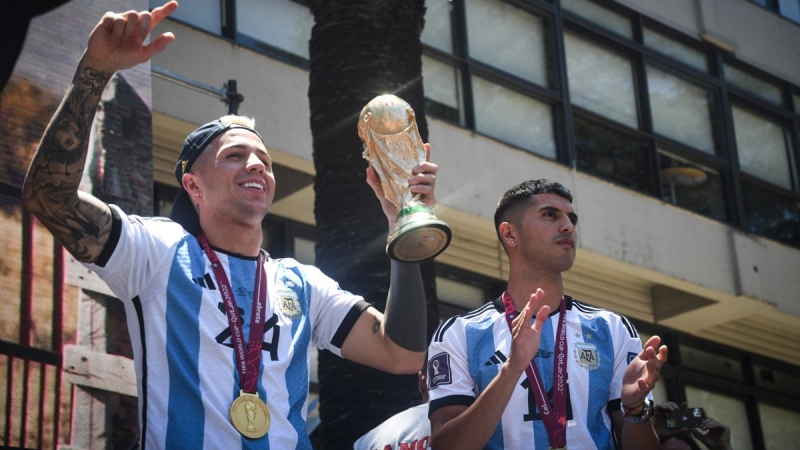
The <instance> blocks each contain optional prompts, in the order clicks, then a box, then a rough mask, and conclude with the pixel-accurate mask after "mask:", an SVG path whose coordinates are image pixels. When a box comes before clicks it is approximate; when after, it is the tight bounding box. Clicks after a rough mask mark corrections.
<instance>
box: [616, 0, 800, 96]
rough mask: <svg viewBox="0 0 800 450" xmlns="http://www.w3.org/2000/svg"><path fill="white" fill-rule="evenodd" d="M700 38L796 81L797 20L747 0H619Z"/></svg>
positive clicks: (799, 70) (799, 69)
mask: <svg viewBox="0 0 800 450" xmlns="http://www.w3.org/2000/svg"><path fill="white" fill-rule="evenodd" d="M617 2H619V3H621V4H623V5H625V6H627V7H629V8H631V9H634V10H636V11H639V12H640V13H642V14H644V15H646V16H648V17H652V18H653V19H656V20H658V21H659V22H663V23H665V24H667V25H670V26H672V27H674V28H676V29H678V30H680V31H682V32H684V33H686V34H688V35H689V36H691V37H693V38H696V39H700V37H701V36H702V35H703V34H709V35H711V36H713V37H714V38H717V39H722V40H723V41H725V42H727V43H730V44H732V45H733V46H734V47H736V50H735V52H734V54H735V55H736V57H737V58H738V59H740V60H742V61H744V62H746V63H748V64H751V65H753V66H755V67H758V68H761V69H762V70H764V71H766V72H768V73H772V74H774V75H777V76H778V77H780V78H782V79H784V80H786V81H790V82H792V83H793V84H794V85H796V86H800V25H798V24H796V23H794V22H792V21H790V20H788V19H786V18H783V17H781V16H779V15H778V14H776V13H773V12H770V11H767V10H766V9H764V8H762V7H761V6H758V5H756V4H754V3H752V2H750V1H747V0H668V1H664V0H617Z"/></svg>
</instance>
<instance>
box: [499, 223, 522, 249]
mask: <svg viewBox="0 0 800 450" xmlns="http://www.w3.org/2000/svg"><path fill="white" fill-rule="evenodd" d="M497 230H498V232H499V234H500V239H501V240H502V241H503V244H504V245H505V246H506V247H516V245H517V242H519V240H518V239H517V230H516V227H514V225H511V224H510V223H508V222H503V223H501V224H500V226H499V227H498V228H497Z"/></svg>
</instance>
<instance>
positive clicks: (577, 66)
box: [564, 33, 639, 128]
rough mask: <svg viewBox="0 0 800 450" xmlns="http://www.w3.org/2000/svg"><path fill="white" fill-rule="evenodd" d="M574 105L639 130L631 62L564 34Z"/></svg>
mask: <svg viewBox="0 0 800 450" xmlns="http://www.w3.org/2000/svg"><path fill="white" fill-rule="evenodd" d="M564 45H565V47H566V52H567V75H568V76H569V91H570V98H571V100H572V103H573V104H575V105H577V106H580V107H583V108H586V109H588V110H590V111H593V112H595V113H597V114H600V115H603V116H605V117H608V118H609V119H612V120H616V121H617V122H620V123H623V124H625V125H627V126H629V127H631V128H638V123H639V120H638V113H637V110H636V94H635V92H634V83H633V67H632V65H631V62H630V60H628V59H627V58H625V57H623V56H622V55H620V54H618V53H614V52H611V51H609V50H607V49H605V48H603V47H600V46H599V45H597V44H594V43H591V42H589V41H587V40H584V39H581V38H579V37H577V36H575V35H574V34H571V33H567V34H565V35H564Z"/></svg>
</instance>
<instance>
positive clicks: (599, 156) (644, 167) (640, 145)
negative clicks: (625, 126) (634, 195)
mask: <svg viewBox="0 0 800 450" xmlns="http://www.w3.org/2000/svg"><path fill="white" fill-rule="evenodd" d="M574 123H575V151H576V153H577V157H578V169H580V170H583V171H585V172H589V173H591V174H593V175H596V176H598V177H600V178H603V179H605V180H608V181H611V182H614V183H617V184H620V185H622V186H626V187H628V188H631V189H633V190H636V191H639V192H643V193H646V194H651V193H652V191H653V189H652V174H651V172H650V164H649V162H648V158H647V147H646V146H645V144H644V142H642V141H641V140H639V139H636V138H634V137H632V136H629V135H627V134H625V133H622V132H620V131H617V130H613V129H611V128H607V127H605V126H602V125H600V124H598V123H594V122H592V121H590V120H588V119H585V118H582V117H580V116H576V117H575V118H574Z"/></svg>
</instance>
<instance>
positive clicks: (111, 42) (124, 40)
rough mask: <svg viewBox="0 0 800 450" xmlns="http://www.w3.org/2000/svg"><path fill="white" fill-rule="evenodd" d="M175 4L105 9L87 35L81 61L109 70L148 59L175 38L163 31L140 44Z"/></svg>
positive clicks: (98, 68) (173, 8)
mask: <svg viewBox="0 0 800 450" xmlns="http://www.w3.org/2000/svg"><path fill="white" fill-rule="evenodd" d="M177 8H178V2H175V1H171V2H169V3H167V4H165V5H163V6H160V7H158V8H155V9H154V10H153V11H152V12H149V11H141V12H136V11H128V12H124V13H113V12H107V13H105V15H103V18H102V19H100V22H99V23H98V24H97V25H96V26H95V27H94V29H93V30H92V32H91V34H90V35H89V43H88V45H87V47H86V53H85V54H84V61H83V63H84V64H85V65H88V66H89V67H92V68H94V69H97V70H100V71H103V72H105V73H107V74H113V73H114V72H116V71H118V70H124V69H128V68H130V67H133V66H135V65H137V64H141V63H143V62H145V61H148V60H149V59H150V58H152V57H153V55H155V54H156V53H158V52H160V51H162V50H164V49H165V48H166V47H167V45H168V44H169V43H170V42H172V41H173V40H175V36H174V35H173V34H172V33H164V34H162V35H160V36H158V37H156V38H155V39H152V40H151V42H150V43H149V44H147V45H145V44H144V41H145V39H147V36H148V35H149V34H150V31H151V30H152V29H153V28H154V27H155V26H156V25H158V24H159V23H160V22H161V21H162V20H164V18H165V17H167V16H169V15H170V14H172V13H173V12H174V11H175V10H176V9H177Z"/></svg>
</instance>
